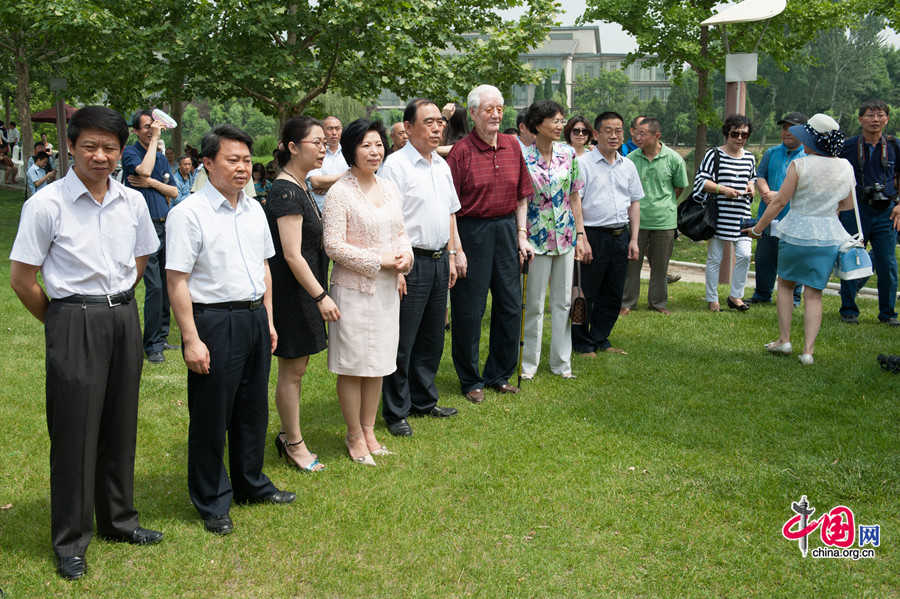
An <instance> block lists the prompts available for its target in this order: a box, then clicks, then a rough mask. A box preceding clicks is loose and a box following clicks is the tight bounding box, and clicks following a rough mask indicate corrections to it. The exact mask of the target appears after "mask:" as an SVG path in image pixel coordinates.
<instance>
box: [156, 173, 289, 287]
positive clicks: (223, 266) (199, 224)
mask: <svg viewBox="0 0 900 599" xmlns="http://www.w3.org/2000/svg"><path fill="white" fill-rule="evenodd" d="M273 255H275V246H274V244H273V243H272V234H271V233H270V232H269V224H268V222H267V221H266V215H265V213H264V212H263V209H262V206H260V204H259V202H257V201H256V200H252V199H250V198H248V197H247V196H246V195H245V194H244V192H243V191H242V192H240V193H239V194H238V203H237V208H232V207H231V203H230V202H229V201H228V200H227V199H226V198H225V196H223V195H222V194H221V193H220V192H219V190H218V189H216V188H215V186H214V185H212V184H208V185H205V186H203V189H201V190H200V191H198V192H197V193H194V194H191V195H189V196H188V197H187V198H185V199H184V200H183V201H182V202H180V203H179V204H178V205H177V206H175V207H174V208H173V209H172V210H170V211H169V215H168V217H166V269H167V270H176V271H178V272H184V273H189V274H190V278H189V279H188V288H189V289H190V292H191V301H193V302H194V303H198V304H217V303H221V302H239V301H246V300H256V299H259V298H261V297H262V295H263V293H265V291H266V278H265V276H266V267H265V261H266V260H267V259H268V258H271V257H272V256H273Z"/></svg>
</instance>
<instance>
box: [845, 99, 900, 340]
mask: <svg viewBox="0 0 900 599" xmlns="http://www.w3.org/2000/svg"><path fill="white" fill-rule="evenodd" d="M889 118H890V108H888V105H887V104H886V103H885V102H883V101H881V100H867V101H865V102H863V103H862V105H861V106H860V107H859V124H860V127H861V128H862V133H861V134H860V135H857V136H856V137H851V138H850V139H848V140H847V141H846V142H844V151H843V153H842V154H841V156H842V157H843V158H846V159H847V160H849V161H850V164H851V165H853V171H854V173H855V174H856V197H857V199H858V202H857V203H858V205H859V218H860V221H861V223H862V229H863V230H862V234H863V237H864V238H865V242H866V243H867V244H868V243H871V244H872V249H871V251H870V252H869V253H870V255H871V256H872V267H873V268H874V270H875V274H876V275H877V276H878V320H879V322H882V323H884V324H887V325H890V326H898V325H900V321H898V320H897V312H896V311H895V309H894V307H895V304H896V299H897V257H896V254H895V252H894V248H895V247H896V245H897V233H896V231H895V230H894V229H895V227H896V226H898V225H900V208H898V207H897V175H898V172H900V171H898V166H897V159H898V157H900V143H898V142H897V138H895V137H893V136H888V135H884V133H883V132H884V128H885V126H886V125H887V123H888V119H889ZM840 219H841V223H842V224H843V225H844V228H845V229H847V231H848V232H849V233H851V234H853V233H856V217H855V216H854V215H853V211H851V210H848V211H845V212H841V214H840ZM867 280H868V277H867V278H863V279H855V280H852V281H841V320H842V321H843V322H846V323H848V324H859V308H858V307H857V305H856V294H857V293H858V292H859V290H860V289H861V288H862V287H863V285H865V283H866V281H867Z"/></svg>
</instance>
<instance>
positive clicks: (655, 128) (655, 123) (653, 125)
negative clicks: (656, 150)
mask: <svg viewBox="0 0 900 599" xmlns="http://www.w3.org/2000/svg"><path fill="white" fill-rule="evenodd" d="M639 125H647V129H649V130H650V133H660V132H662V123H660V122H659V119H658V118H656V117H652V116H645V117H644V118H642V119H641V122H640V123H639Z"/></svg>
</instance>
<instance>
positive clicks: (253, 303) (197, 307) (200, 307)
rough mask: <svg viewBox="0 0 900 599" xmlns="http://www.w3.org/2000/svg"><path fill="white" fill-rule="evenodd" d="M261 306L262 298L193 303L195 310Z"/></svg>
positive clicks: (243, 308)
mask: <svg viewBox="0 0 900 599" xmlns="http://www.w3.org/2000/svg"><path fill="white" fill-rule="evenodd" d="M260 306H262V298H259V299H255V300H248V301H243V302H219V303H218V304H194V309H195V310H256V309H257V308H259V307H260Z"/></svg>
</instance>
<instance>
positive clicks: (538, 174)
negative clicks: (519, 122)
mask: <svg viewBox="0 0 900 599" xmlns="http://www.w3.org/2000/svg"><path fill="white" fill-rule="evenodd" d="M524 157H525V165H526V166H527V167H528V172H529V173H531V181H532V183H533V184H534V196H532V198H531V201H529V202H528V222H527V224H526V227H527V232H528V241H529V242H530V243H531V246H532V247H533V248H534V251H535V252H536V253H538V254H547V255H559V254H565V253H567V252H569V251H570V250H571V249H572V248H574V247H575V214H574V213H573V212H572V206H571V204H570V203H569V198H570V197H571V195H572V194H573V193H577V192H580V191H581V190H582V188H584V176H583V175H582V174H581V171H580V169H579V168H578V161H577V160H576V159H575V150H574V149H573V148H572V147H571V146H569V145H567V144H564V143H561V142H556V141H555V142H553V155H552V157H551V158H550V164H549V165H548V164H547V162H546V161H545V160H544V158H543V156H541V153H540V151H539V150H538V149H537V145H531V146H528V147H526V148H525V152H524Z"/></svg>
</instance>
